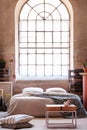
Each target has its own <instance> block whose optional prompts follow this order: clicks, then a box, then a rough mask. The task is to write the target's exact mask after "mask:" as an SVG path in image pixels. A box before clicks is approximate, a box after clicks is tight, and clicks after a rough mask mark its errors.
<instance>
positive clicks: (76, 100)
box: [31, 93, 87, 118]
mask: <svg viewBox="0 0 87 130" xmlns="http://www.w3.org/2000/svg"><path fill="white" fill-rule="evenodd" d="M31 96H37V97H44V98H51V99H52V100H53V101H54V102H55V103H56V104H63V103H64V102H65V101H67V100H71V101H72V104H74V105H76V106H77V117H80V118H81V117H87V111H86V109H85V107H84V105H83V104H82V102H81V99H80V97H79V96H78V95H76V94H72V93H64V94H61V93H60V94H54V93H53V94H52V93H51V94H50V93H42V94H31ZM68 114H69V113H66V114H65V117H67V116H70V115H68Z"/></svg>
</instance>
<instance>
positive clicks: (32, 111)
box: [8, 94, 54, 117]
mask: <svg viewBox="0 0 87 130" xmlns="http://www.w3.org/2000/svg"><path fill="white" fill-rule="evenodd" d="M46 104H54V102H53V100H52V99H50V98H43V97H32V96H27V95H23V94H17V95H15V96H13V97H12V98H11V101H10V105H9V108H8V113H9V115H13V114H28V115H32V116H34V117H44V116H45V105H46Z"/></svg>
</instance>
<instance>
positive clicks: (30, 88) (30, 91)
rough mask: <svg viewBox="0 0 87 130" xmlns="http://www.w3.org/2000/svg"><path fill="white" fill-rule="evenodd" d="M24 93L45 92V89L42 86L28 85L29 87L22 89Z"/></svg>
mask: <svg viewBox="0 0 87 130" xmlns="http://www.w3.org/2000/svg"><path fill="white" fill-rule="evenodd" d="M22 93H28V94H32V93H35V94H40V93H43V89H42V88H39V87H28V88H24V89H23V90H22Z"/></svg>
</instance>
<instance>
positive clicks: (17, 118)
mask: <svg viewBox="0 0 87 130" xmlns="http://www.w3.org/2000/svg"><path fill="white" fill-rule="evenodd" d="M33 118H34V117H33V116H29V115H26V114H16V115H11V116H7V117H5V118H1V119H0V122H1V123H4V124H18V123H27V122H29V121H31V120H32V119H33Z"/></svg>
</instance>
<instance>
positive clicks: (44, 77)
mask: <svg viewBox="0 0 87 130" xmlns="http://www.w3.org/2000/svg"><path fill="white" fill-rule="evenodd" d="M23 80H24V81H29V80H68V77H67V76H40V77H39V76H38V77H35V76H32V77H25V76H24V77H17V78H16V81H23Z"/></svg>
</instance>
